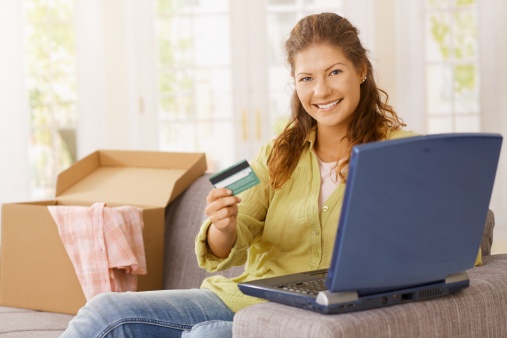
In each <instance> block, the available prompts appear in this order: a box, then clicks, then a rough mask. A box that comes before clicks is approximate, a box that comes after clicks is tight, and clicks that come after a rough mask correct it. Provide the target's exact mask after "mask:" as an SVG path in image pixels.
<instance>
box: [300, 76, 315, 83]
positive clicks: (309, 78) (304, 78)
mask: <svg viewBox="0 0 507 338" xmlns="http://www.w3.org/2000/svg"><path fill="white" fill-rule="evenodd" d="M311 79H312V78H311V77H309V76H307V77H303V78H301V80H299V81H301V82H308V81H310V80H311Z"/></svg>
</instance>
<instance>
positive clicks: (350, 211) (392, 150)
mask: <svg viewBox="0 0 507 338" xmlns="http://www.w3.org/2000/svg"><path fill="white" fill-rule="evenodd" d="M500 147H501V137H499V136H498V135H491V134H446V135H428V136H418V137H412V138H406V139H399V140H392V141H385V142H376V143H370V144H365V145H361V146H357V147H355V148H354V150H353V153H352V156H351V161H350V174H349V177H348V181H347V188H346V191H345V196H344V201H343V207H342V215H341V218H340V223H339V226H338V234H337V239H336V243H335V246H334V253H333V258H332V263H331V267H330V271H329V273H328V277H327V281H326V284H327V287H328V288H329V290H331V291H348V290H357V291H358V292H359V293H361V294H368V293H374V292H378V291H382V290H392V289H397V288H401V287H407V286H412V285H420V284H424V283H431V282H435V281H439V280H444V279H445V278H446V276H447V275H449V274H453V273H458V272H460V271H463V270H466V269H468V268H470V267H472V266H473V263H474V261H475V258H476V256H477V253H478V249H479V246H480V241H481V238H482V232H483V230H484V221H485V219H486V214H487V211H488V206H489V202H490V197H491V192H492V189H493V183H494V177H495V174H496V168H497V164H498V157H499V152H500Z"/></svg>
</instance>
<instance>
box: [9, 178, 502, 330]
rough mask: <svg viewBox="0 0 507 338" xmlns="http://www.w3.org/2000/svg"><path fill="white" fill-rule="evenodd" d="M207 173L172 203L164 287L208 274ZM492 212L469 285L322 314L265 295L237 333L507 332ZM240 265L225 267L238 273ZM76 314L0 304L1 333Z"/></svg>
mask: <svg viewBox="0 0 507 338" xmlns="http://www.w3.org/2000/svg"><path fill="white" fill-rule="evenodd" d="M208 176H209V175H208V174H205V175H203V176H201V177H200V178H198V179H197V180H196V181H195V182H194V183H192V184H191V185H190V186H189V187H188V188H187V189H186V190H185V191H184V192H183V193H182V194H181V195H180V196H179V197H178V198H177V199H175V200H174V201H173V202H172V203H171V204H170V205H169V206H168V207H167V209H166V216H167V217H166V219H167V223H166V229H165V230H166V231H165V253H164V254H165V271H164V275H165V280H164V288H165V289H179V288H196V287H199V285H200V284H201V281H202V280H203V279H204V278H205V277H207V276H210V275H211V274H210V273H207V272H205V271H204V270H202V269H200V268H199V267H198V266H197V261H196V258H195V254H194V238H195V235H196V233H197V231H198V229H199V226H200V223H201V221H202V219H203V217H204V213H203V210H204V206H205V198H206V195H207V194H208V192H209V190H210V189H211V184H210V183H209V181H208ZM493 227H494V216H493V213H492V212H491V211H490V212H489V213H488V216H487V219H486V222H485V231H484V235H483V238H482V243H481V249H482V255H483V263H484V264H483V266H479V267H475V268H472V269H470V270H469V275H470V279H471V283H470V287H468V288H467V289H465V290H463V291H461V292H458V293H457V294H453V295H450V296H445V297H442V298H436V299H432V300H426V301H419V302H409V303H405V304H402V305H396V306H391V307H386V308H382V309H375V310H368V311H361V312H356V313H351V314H340V315H321V314H317V313H312V312H309V311H306V310H301V309H297V308H293V307H289V306H285V305H280V304H275V303H271V302H266V303H262V304H258V305H254V306H251V307H249V308H246V309H243V310H241V311H239V312H238V313H237V314H236V315H235V317H234V324H233V335H234V337H256V338H267V337H305V338H306V337H319V338H326V337H348V338H351V337H404V338H406V337H481V338H482V337H495V338H496V337H507V254H497V255H491V252H490V249H491V244H492V240H493ZM241 271H242V268H241V267H235V268H233V269H230V270H228V271H225V272H222V274H224V275H226V276H229V277H232V276H236V275H238V274H240V273H241ZM71 319H72V316H71V315H64V314H57V313H48V312H40V311H33V310H28V309H17V308H8V307H0V336H1V337H2V338H8V337H12V338H14V337H20V338H21V337H23V338H30V337H58V336H59V335H60V334H61V332H63V330H64V329H65V328H66V326H67V324H68V322H69V321H70V320H71Z"/></svg>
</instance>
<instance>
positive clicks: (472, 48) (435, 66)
mask: <svg viewBox="0 0 507 338" xmlns="http://www.w3.org/2000/svg"><path fill="white" fill-rule="evenodd" d="M477 27H478V25H477V9H476V2H475V0H426V43H425V45H426V95H427V97H426V102H427V105H426V106H427V108H426V114H427V123H428V125H427V131H428V133H440V132H465V131H469V132H475V131H479V130H480V97H479V85H480V72H479V60H478V31H477V29H478V28H477Z"/></svg>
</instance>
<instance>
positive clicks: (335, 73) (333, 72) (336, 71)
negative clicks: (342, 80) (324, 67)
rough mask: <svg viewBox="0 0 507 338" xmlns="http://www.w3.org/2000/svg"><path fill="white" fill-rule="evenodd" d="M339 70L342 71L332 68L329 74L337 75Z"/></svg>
mask: <svg viewBox="0 0 507 338" xmlns="http://www.w3.org/2000/svg"><path fill="white" fill-rule="evenodd" d="M341 72H342V71H341V70H339V69H335V70H333V71H332V72H331V75H338V74H340V73H341Z"/></svg>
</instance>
